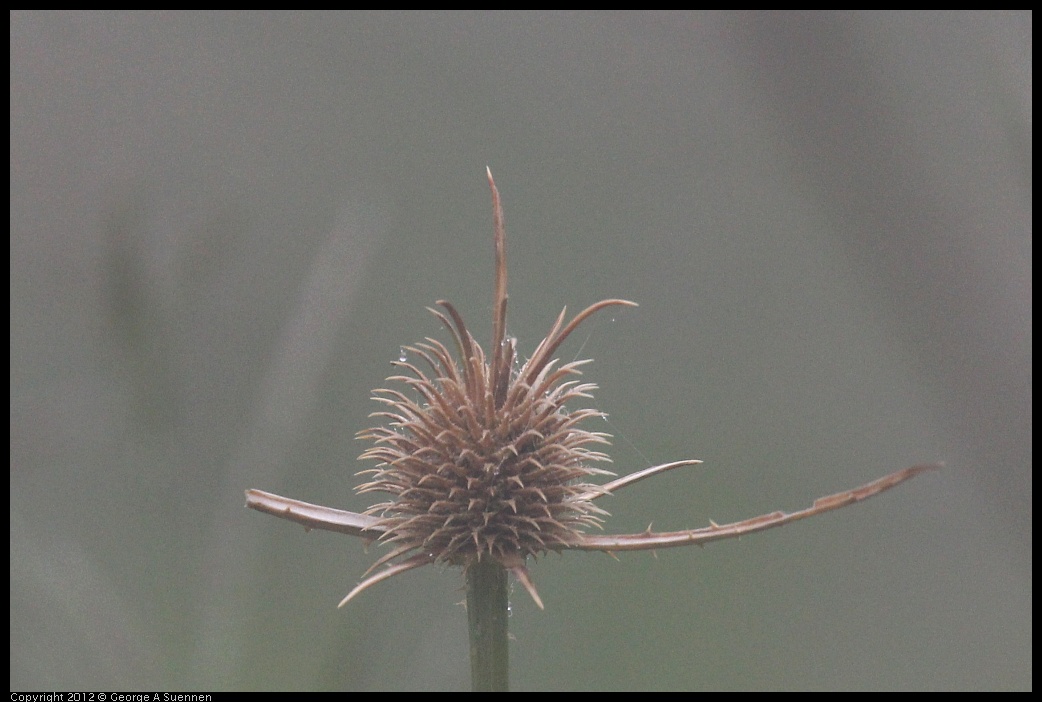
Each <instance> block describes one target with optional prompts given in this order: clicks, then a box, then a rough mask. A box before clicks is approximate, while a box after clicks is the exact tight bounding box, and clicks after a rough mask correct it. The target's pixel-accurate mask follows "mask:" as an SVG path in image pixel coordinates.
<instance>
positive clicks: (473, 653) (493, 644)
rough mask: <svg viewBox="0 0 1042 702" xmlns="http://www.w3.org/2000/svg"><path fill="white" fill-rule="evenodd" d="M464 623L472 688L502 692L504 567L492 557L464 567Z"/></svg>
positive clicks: (505, 682)
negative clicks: (465, 588) (467, 639)
mask: <svg viewBox="0 0 1042 702" xmlns="http://www.w3.org/2000/svg"><path fill="white" fill-rule="evenodd" d="M467 623H468V625H469V627H470V679H471V685H472V687H473V690H474V692H506V691H507V689H508V676H509V670H510V664H509V658H508V650H507V571H506V569H505V568H503V566H501V565H500V564H499V563H496V562H495V561H492V560H488V559H486V560H483V561H480V562H478V563H474V564H472V565H471V566H470V567H469V568H467Z"/></svg>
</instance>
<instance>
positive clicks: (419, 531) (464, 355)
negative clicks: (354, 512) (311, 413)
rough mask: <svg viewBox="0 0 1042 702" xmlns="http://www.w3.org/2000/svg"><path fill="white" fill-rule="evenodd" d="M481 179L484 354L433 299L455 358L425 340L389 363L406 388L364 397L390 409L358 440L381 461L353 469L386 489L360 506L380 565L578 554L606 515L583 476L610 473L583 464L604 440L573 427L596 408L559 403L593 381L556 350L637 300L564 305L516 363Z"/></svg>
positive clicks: (593, 459) (497, 214)
mask: <svg viewBox="0 0 1042 702" xmlns="http://www.w3.org/2000/svg"><path fill="white" fill-rule="evenodd" d="M489 184H490V186H491V187H492V193H493V213H494V222H495V230H496V237H495V248H496V285H495V297H496V300H495V306H494V308H493V309H494V315H493V343H492V346H491V350H490V353H488V354H486V352H485V351H484V350H483V349H482V348H481V346H480V345H479V344H478V342H477V341H476V340H475V339H474V337H473V336H472V335H471V333H470V332H469V331H468V330H467V328H466V326H465V325H464V323H463V319H462V318H461V317H460V315H459V313H458V312H457V311H456V309H455V308H454V307H453V306H452V305H451V304H450V303H448V302H446V301H444V300H440V301H439V302H438V305H439V306H440V307H441V308H443V309H444V312H442V311H441V310H436V309H431V312H432V313H433V314H434V315H435V316H436V317H437V318H438V319H440V320H441V322H442V323H443V324H444V325H445V327H446V328H447V329H448V330H449V333H450V335H451V336H452V341H453V342H454V346H455V350H456V354H455V355H453V354H452V353H450V351H449V350H448V349H447V348H446V347H445V346H444V345H443V344H442V343H440V342H439V341H436V340H435V339H432V338H427V339H426V341H425V342H424V343H420V344H416V345H415V346H409V347H404V350H405V351H406V352H407V353H408V354H409V355H411V356H412V357H414V358H415V359H417V360H416V361H415V363H414V362H412V361H411V360H405V359H403V360H400V361H396V362H394V363H393V364H392V365H394V366H395V367H397V368H399V369H401V370H403V371H406V372H407V375H395V376H392V377H391V378H388V380H392V381H396V382H398V383H401V384H403V385H404V386H405V391H404V392H403V391H400V390H392V389H378V390H376V391H374V393H375V397H374V399H376V400H377V401H378V402H381V403H383V404H384V405H386V409H385V410H384V411H381V412H376V413H374V414H373V415H372V416H374V417H379V418H382V419H384V420H386V424H385V425H384V426H380V427H376V428H373V429H368V430H366V431H363V432H361V433H360V434H359V437H360V438H363V439H369V440H372V441H374V442H375V445H374V446H373V447H372V448H370V449H368V450H367V451H365V452H364V453H363V454H362V456H361V458H362V459H363V460H375V461H377V462H378V463H379V465H378V466H377V467H376V468H372V469H369V470H365V471H362V472H361V473H359V475H363V474H364V475H368V476H369V482H366V483H365V484H363V485H361V486H359V487H358V492H360V493H366V492H377V491H379V492H386V493H390V495H391V499H390V500H388V501H386V502H381V503H379V504H376V505H373V506H372V507H371V508H370V509H369V510H368V511H367V513H368V514H372V515H375V516H377V517H378V518H379V522H378V524H379V526H380V527H381V528H382V529H383V531H384V534H383V536H382V537H381V539H382V540H384V541H387V542H394V543H395V544H396V545H397V548H395V549H394V551H393V552H392V553H390V554H388V555H387V556H386V558H385V559H381V562H383V561H386V560H390V559H392V558H395V557H397V556H399V555H402V554H404V553H408V552H410V551H419V552H421V553H424V554H427V555H429V556H431V557H433V558H434V559H435V560H439V561H443V562H448V563H452V564H458V565H468V564H470V563H473V562H475V561H478V560H481V559H484V558H492V559H493V560H495V561H498V562H499V563H501V564H503V565H504V566H506V567H508V568H515V567H517V566H519V565H520V564H522V563H523V562H524V559H525V558H526V557H527V556H529V555H535V554H539V553H543V552H545V551H547V550H560V549H563V548H568V547H574V546H576V545H577V544H578V543H579V542H580V541H581V540H582V537H581V535H582V533H583V532H584V531H585V530H586V529H587V528H589V527H593V526H597V527H599V526H600V523H601V519H600V516H599V515H602V514H605V512H604V510H602V509H600V508H598V507H596V506H595V505H594V504H593V502H592V499H593V498H594V497H597V496H599V495H600V494H602V493H603V490H602V489H601V488H600V487H599V486H597V485H596V484H593V483H590V482H587V479H588V478H589V477H590V476H592V475H597V474H602V475H603V474H609V475H610V473H609V471H606V470H603V469H599V468H596V467H594V466H593V464H594V463H597V462H601V461H608V460H609V459H608V456H607V455H606V454H604V453H602V452H600V451H596V450H594V449H593V448H591V445H594V444H607V443H609V442H608V435H607V434H605V433H603V432H596V431H590V430H588V429H585V428H583V427H582V426H581V425H582V423H583V422H584V420H587V419H590V418H595V417H601V416H603V414H602V413H601V412H599V411H597V410H595V409H570V408H569V404H574V402H575V401H578V400H588V399H591V398H592V395H591V394H590V393H591V391H592V390H594V389H595V386H594V385H593V384H592V383H583V382H580V381H579V380H578V379H576V376H579V375H581V373H580V371H579V367H580V366H581V365H583V364H585V363H587V362H588V361H575V362H572V363H566V364H564V365H559V364H558V361H557V360H556V359H553V358H552V355H553V353H554V352H555V351H556V349H557V348H558V347H559V346H560V344H561V342H563V341H564V339H565V338H566V337H567V336H568V335H569V334H570V333H571V332H572V331H573V330H574V329H575V328H576V327H577V326H578V324H579V323H581V322H582V321H583V320H584V319H585V318H586V317H588V316H589V315H590V314H592V313H593V312H596V311H597V310H599V309H602V308H603V307H607V306H610V305H632V304H633V303H631V302H626V301H624V300H604V301H602V302H600V303H597V304H596V305H593V306H592V307H590V308H587V310H585V311H584V312H582V313H581V314H579V315H578V316H576V317H575V319H573V320H572V321H571V323H569V324H568V325H567V326H563V324H564V319H565V313H564V312H563V311H562V312H561V315H560V316H559V317H558V319H557V322H556V323H555V324H554V326H553V328H552V329H551V331H550V333H549V334H548V335H547V337H546V338H545V339H543V341H542V342H541V343H540V344H539V346H538V347H537V349H536V351H535V353H534V354H533V355H532V357H531V358H530V359H529V360H528V361H527V362H526V363H525V364H523V365H520V364H519V363H518V356H517V349H516V342H515V341H514V340H513V339H508V338H506V335H505V328H506V259H505V241H504V233H503V216H502V209H501V207H500V204H499V193H498V192H497V191H496V188H495V185H494V184H493V183H492V178H491V175H490V176H489Z"/></svg>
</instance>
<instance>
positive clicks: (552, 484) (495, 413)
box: [246, 172, 940, 608]
mask: <svg viewBox="0 0 1042 702" xmlns="http://www.w3.org/2000/svg"><path fill="white" fill-rule="evenodd" d="M488 182H489V186H490V187H491V189H492V212H493V220H494V230H495V249H496V279H495V299H494V305H493V315H492V343H491V345H490V346H489V353H488V355H486V354H485V352H484V351H483V350H482V348H481V346H480V345H479V344H478V343H477V341H475V339H474V337H473V336H471V334H470V332H468V331H467V328H466V326H464V324H463V319H462V318H461V317H460V315H459V313H457V312H456V310H455V308H454V307H453V306H452V305H450V304H449V303H448V302H445V301H444V300H441V301H439V302H438V305H440V306H441V307H442V308H443V309H444V312H442V311H439V310H431V312H433V313H434V315H435V316H436V317H437V318H438V319H440V320H441V322H442V323H443V324H444V325H445V326H446V327H447V328H448V330H449V333H450V335H451V336H452V340H453V343H454V345H455V347H456V348H455V350H456V353H455V355H453V354H452V353H450V352H449V350H448V349H446V348H445V346H443V345H442V344H441V343H440V342H438V341H435V340H434V339H430V338H428V339H427V340H426V342H425V343H421V344H416V345H415V346H409V347H403V350H404V351H405V352H406V354H405V358H403V359H402V360H400V361H399V362H397V363H394V365H395V366H397V367H398V368H400V369H402V370H403V371H405V372H406V373H407V375H398V376H392V377H391V378H389V380H392V381H395V382H398V383H401V384H403V385H404V386H405V387H404V392H402V391H401V390H376V391H375V393H376V396H375V399H376V400H377V401H378V402H381V403H383V404H384V405H386V409H385V410H384V411H382V412H376V413H375V414H374V415H373V416H375V417H379V418H382V419H383V420H385V422H386V424H385V426H381V427H376V428H375V429H369V430H367V431H363V432H361V433H360V434H359V436H360V437H361V438H364V439H369V440H372V441H374V446H373V447H372V448H370V449H369V450H367V451H366V452H365V453H363V454H362V458H363V459H367V460H375V461H377V462H378V465H377V466H376V468H372V469H370V470H367V471H362V473H360V475H363V474H365V475H369V476H370V480H369V482H367V483H365V484H364V485H362V486H360V487H359V488H358V491H359V492H375V491H382V492H387V493H390V495H391V499H389V500H388V501H386V502H382V503H380V504H377V505H374V506H373V507H371V508H370V509H369V510H368V511H367V513H366V514H358V513H356V512H347V511H344V510H339V509H335V508H332V507H323V506H320V505H314V504H309V503H307V502H301V501H299V500H293V499H290V498H287V497H282V496H279V495H273V494H271V493H268V492H262V491H260V490H247V491H246V505H247V506H248V507H251V508H253V509H257V510H260V511H261V512H265V513H268V514H273V515H275V516H278V517H281V518H283V519H289V520H292V521H294V522H298V523H300V524H303V525H304V526H305V527H306V528H307V529H326V530H329V531H335V532H340V533H344V534H350V535H351V536H360V537H362V538H365V539H370V540H371V539H374V538H379V539H380V540H382V541H388V542H393V543H395V544H396V548H394V549H392V550H391V552H390V553H388V554H387V555H385V556H383V557H382V558H380V559H379V560H377V561H376V563H374V564H373V565H372V566H371V567H370V568H369V570H368V571H367V573H366V577H364V578H363V579H362V581H361V582H360V583H358V585H356V586H355V587H354V589H352V590H351V591H350V592H349V593H348V594H347V596H346V597H344V599H343V600H341V601H340V606H341V607H342V606H344V605H345V604H347V602H349V601H350V600H352V599H353V598H354V597H355V596H357V595H358V594H359V593H361V592H363V591H364V590H366V589H368V588H369V587H371V586H373V585H375V584H376V583H378V582H381V581H383V580H386V579H388V578H391V577H394V576H395V575H398V574H399V573H404V572H406V571H409V570H412V569H414V568H421V567H423V566H425V565H428V564H430V563H433V562H435V561H442V562H446V563H452V564H457V565H462V566H463V567H464V568H466V567H469V566H470V565H472V564H473V563H475V562H477V561H479V560H484V559H492V560H494V561H496V562H498V563H500V564H501V565H503V566H504V568H506V569H507V570H509V571H510V572H511V573H513V575H514V576H515V577H516V578H517V580H518V582H519V583H521V585H522V586H523V587H524V588H525V589H526V590H527V591H528V593H529V594H530V595H531V596H532V599H534V600H535V603H536V604H537V605H538V606H539V607H540V608H541V607H542V606H543V603H542V600H540V598H539V594H538V593H537V592H536V590H535V587H534V585H533V584H532V581H531V579H530V578H529V576H528V569H527V568H526V567H525V558H526V557H527V556H529V555H531V554H539V553H542V552H545V551H547V550H561V549H566V548H567V549H578V550H583V551H602V552H606V553H612V554H614V553H615V552H617V551H640V550H651V549H660V548H672V547H677V546H692V545H699V546H702V545H704V544H707V543H709V542H711V541H720V540H723V539H733V538H737V537H740V536H742V535H744V534H752V533H754V532H758V531H765V530H767V529H774V528H776V527H780V526H783V525H785V524H791V523H792V522H796V521H799V520H801V519H806V518H807V517H812V516H815V515H818V514H824V513H825V512H831V511H832V510H836V509H842V508H843V507H846V506H848V505H853V504H856V503H858V502H861V501H863V500H867V499H868V498H870V497H873V496H875V495H878V494H880V493H883V492H886V491H887V490H890V489H891V488H893V487H895V486H897V485H900V484H901V483H903V482H905V481H906V480H909V479H911V478H914V477H915V476H917V475H921V474H922V473H925V472H927V471H932V470H937V469H938V468H940V465H939V464H922V465H916V466H912V467H911V468H905V469H904V470H899V471H896V472H894V473H890V474H889V475H884V476H883V477H881V478H877V479H876V480H873V481H872V482H870V483H866V484H864V485H861V486H860V487H857V488H854V489H852V490H844V491H843V492H838V493H835V494H833V495H827V496H825V497H820V498H818V499H817V500H815V501H814V504H813V505H811V506H810V507H807V508H805V509H802V510H798V511H795V512H782V511H776V512H771V513H770V514H762V515H760V516H758V517H753V518H751V519H743V520H741V521H737V522H731V523H727V524H717V523H716V522H714V521H712V520H710V521H709V526H707V527H701V528H698V529H684V530H682V531H669V532H653V531H651V528H650V527H649V528H648V529H647V530H646V531H643V532H641V533H639V534H606V535H605V534H589V533H585V530H586V529H587V528H588V527H591V526H599V525H600V522H601V520H600V516H599V515H603V514H607V513H606V512H604V511H603V510H601V509H599V508H597V507H595V506H594V505H593V500H596V499H598V498H600V497H603V496H605V495H611V494H615V493H616V492H618V491H619V490H621V489H622V488H624V487H627V486H629V485H634V484H636V483H638V482H640V481H642V480H645V479H646V478H650V477H652V476H655V475H658V474H660V473H665V472H667V471H670V470H673V469H675V468H680V467H682V466H692V465H697V464H699V463H701V461H698V460H694V459H688V460H682V461H673V462H671V463H663V464H661V465H657V466H652V467H650V468H645V469H643V470H638V471H636V472H634V473H630V474H628V475H625V476H623V477H621V478H616V479H615V480H611V481H609V482H607V483H602V484H600V485H595V484H592V483H588V482H585V481H586V480H587V479H588V478H589V476H592V475H595V474H603V473H608V471H605V470H602V469H599V468H595V467H594V465H593V464H595V463H597V462H600V461H607V460H608V457H607V456H606V455H605V454H603V453H600V452H598V451H596V450H594V449H592V448H590V445H591V444H606V443H608V435H607V434H603V433H600V432H593V431H589V430H587V429H584V428H583V427H582V426H580V425H581V424H582V422H583V421H584V420H586V419H589V418H592V417H599V416H603V415H602V414H601V413H600V412H598V411H597V410H594V409H574V410H572V409H569V408H568V404H569V403H570V402H572V401H573V400H580V399H583V400H585V399H590V397H591V396H590V391H592V390H593V389H594V386H593V385H591V384H589V383H581V382H579V381H578V380H576V379H575V378H573V376H578V375H581V374H580V373H579V370H578V368H579V366H581V365H582V364H584V363H586V361H577V362H573V363H567V364H565V365H562V366H560V367H558V366H557V361H556V360H554V358H553V356H554V353H556V351H557V349H558V347H559V346H560V345H561V343H562V342H564V340H565V339H567V338H568V336H569V335H570V334H571V333H572V332H573V331H575V328H576V327H578V326H579V324H581V323H582V322H583V320H585V319H586V318H587V317H589V316H590V315H592V314H593V313H594V312H597V311H598V310H601V309H604V308H605V307H610V306H612V305H626V306H634V303H632V302H627V301H626V300H602V301H600V302H598V303H596V304H594V305H591V306H590V307H587V308H586V309H585V310H583V311H582V312H580V313H579V314H578V315H576V316H575V317H574V318H573V319H572V321H571V322H569V323H568V324H564V319H565V313H564V312H563V311H562V312H561V314H560V316H559V317H558V318H557V321H556V322H555V323H554V325H553V327H552V328H551V330H550V333H549V334H547V336H546V338H545V339H543V340H542V341H541V342H540V343H539V345H538V346H537V347H536V350H535V352H534V353H533V354H532V357H531V358H530V359H529V360H528V361H527V362H526V363H525V364H524V365H523V366H521V367H520V369H518V368H517V367H516V366H517V349H516V345H515V343H514V341H513V340H512V339H510V340H508V339H507V338H506V312H507V269H506V241H505V235H504V229H503V210H502V208H501V206H500V202H499V192H498V191H497V190H496V186H495V183H493V182H492V173H491V172H490V173H489V174H488ZM409 354H412V356H413V357H414V358H415V359H419V360H417V361H416V364H414V363H411V362H409V361H408V360H407V359H408V355H409ZM417 364H418V365H419V366H422V367H423V368H424V369H426V370H420V368H419V367H418V366H417ZM399 557H401V558H400V559H399ZM396 559H397V560H396ZM380 565H386V567H385V568H382V569H380V570H379V571H378V572H376V573H373V572H372V571H373V570H374V569H377V567H378V566H380Z"/></svg>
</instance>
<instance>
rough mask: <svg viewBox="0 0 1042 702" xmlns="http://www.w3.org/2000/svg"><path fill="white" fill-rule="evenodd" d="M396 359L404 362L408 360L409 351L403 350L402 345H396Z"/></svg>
mask: <svg viewBox="0 0 1042 702" xmlns="http://www.w3.org/2000/svg"><path fill="white" fill-rule="evenodd" d="M398 360H399V361H401V362H402V363H405V362H406V361H408V360H409V352H408V351H406V350H405V347H404V346H399V347H398Z"/></svg>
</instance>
